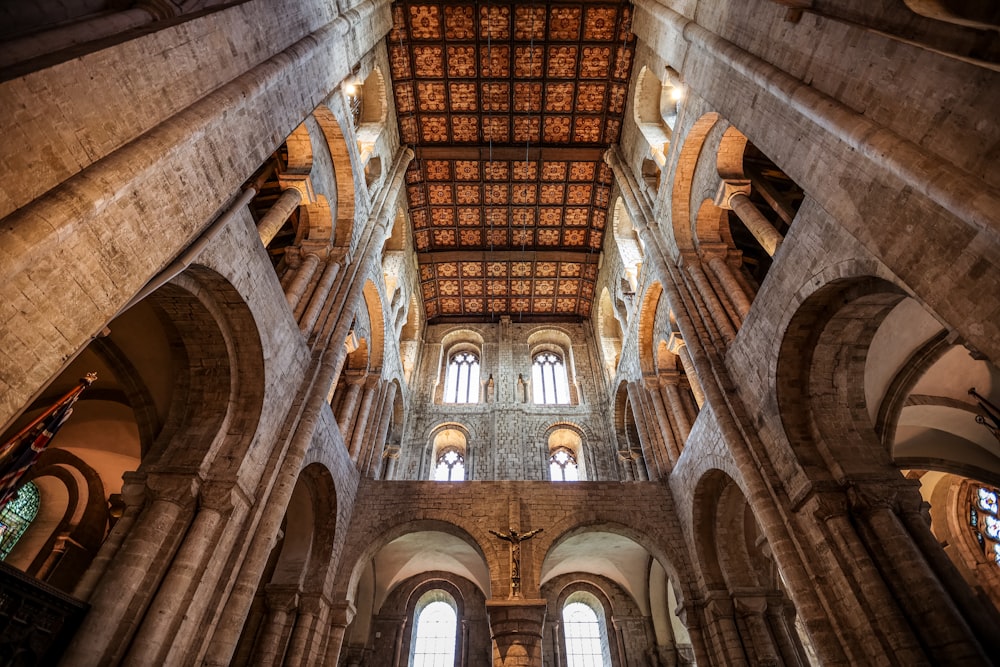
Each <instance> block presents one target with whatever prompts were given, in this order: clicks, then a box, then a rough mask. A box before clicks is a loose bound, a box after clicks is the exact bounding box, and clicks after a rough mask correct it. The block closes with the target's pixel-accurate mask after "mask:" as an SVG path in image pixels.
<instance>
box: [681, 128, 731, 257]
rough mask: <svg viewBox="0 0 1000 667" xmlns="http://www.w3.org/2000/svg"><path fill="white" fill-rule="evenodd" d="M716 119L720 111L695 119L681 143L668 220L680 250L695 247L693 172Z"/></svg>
mask: <svg viewBox="0 0 1000 667" xmlns="http://www.w3.org/2000/svg"><path fill="white" fill-rule="evenodd" d="M717 122H719V114H717V113H715V112H711V113H707V114H705V115H703V116H702V117H701V118H699V119H698V120H696V121H695V122H694V125H692V126H691V129H690V130H689V131H688V133H687V134H686V135H685V137H684V145H683V146H681V149H680V155H679V156H678V158H677V168H676V169H675V173H674V189H673V192H672V193H671V220H672V221H673V232H674V240H675V241H676V243H677V247H678V249H679V250H680V251H682V252H683V251H685V250H693V249H694V235H693V233H692V227H693V224H694V219H693V216H692V214H691V204H692V197H693V189H694V174H695V170H696V168H697V166H698V160H699V158H700V156H701V152H702V150H703V149H704V147H705V140H706V139H707V138H708V133H709V131H711V129H712V128H713V127H715V124H716V123H717Z"/></svg>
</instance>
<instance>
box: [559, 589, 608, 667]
mask: <svg viewBox="0 0 1000 667" xmlns="http://www.w3.org/2000/svg"><path fill="white" fill-rule="evenodd" d="M604 616H605V613H604V607H603V606H601V602H600V600H598V599H597V596H595V595H594V594H593V593H588V592H586V591H577V592H575V593H573V594H572V595H570V596H569V598H568V599H567V600H566V603H565V604H564V605H563V608H562V623H563V625H562V627H563V636H564V638H565V641H566V665H567V667H599V666H601V667H611V651H610V646H609V644H608V628H607V625H606V623H605V622H604Z"/></svg>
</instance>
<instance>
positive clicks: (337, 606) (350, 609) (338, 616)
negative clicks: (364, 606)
mask: <svg viewBox="0 0 1000 667" xmlns="http://www.w3.org/2000/svg"><path fill="white" fill-rule="evenodd" d="M356 613H358V609H357V607H355V606H354V605H353V604H351V603H350V602H348V601H346V600H345V601H344V602H337V603H333V604H331V605H330V623H331V624H332V625H336V626H339V627H342V628H346V627H347V626H348V625H350V624H351V621H353V620H354V615H355V614H356Z"/></svg>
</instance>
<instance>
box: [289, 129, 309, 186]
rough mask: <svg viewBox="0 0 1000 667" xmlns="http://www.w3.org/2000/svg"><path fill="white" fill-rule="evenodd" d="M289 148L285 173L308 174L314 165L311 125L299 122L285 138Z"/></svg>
mask: <svg viewBox="0 0 1000 667" xmlns="http://www.w3.org/2000/svg"><path fill="white" fill-rule="evenodd" d="M285 146H286V148H287V150H288V155H287V159H286V160H285V169H284V172H283V173H284V174H295V175H300V176H307V175H308V174H309V173H310V172H311V171H312V167H313V148H312V139H311V138H310V137H309V127H308V126H307V125H306V124H305V123H301V124H299V126H298V127H296V128H295V129H294V130H292V133H291V134H289V135H288V137H287V138H286V139H285Z"/></svg>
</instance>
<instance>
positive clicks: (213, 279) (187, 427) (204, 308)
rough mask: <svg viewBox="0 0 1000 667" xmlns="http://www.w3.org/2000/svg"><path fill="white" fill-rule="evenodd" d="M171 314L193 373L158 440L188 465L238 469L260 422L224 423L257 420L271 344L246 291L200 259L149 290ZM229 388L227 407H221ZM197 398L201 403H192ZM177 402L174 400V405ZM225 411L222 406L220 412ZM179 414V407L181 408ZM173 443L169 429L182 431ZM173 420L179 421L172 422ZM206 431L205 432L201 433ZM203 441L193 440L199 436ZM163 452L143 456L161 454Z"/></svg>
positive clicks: (178, 463)
mask: <svg viewBox="0 0 1000 667" xmlns="http://www.w3.org/2000/svg"><path fill="white" fill-rule="evenodd" d="M148 299H149V300H150V302H151V303H153V304H154V305H156V306H157V307H158V308H159V309H160V310H161V311H162V312H163V313H164V314H165V316H166V317H167V318H168V319H169V322H170V323H171V324H172V325H173V327H174V329H175V330H176V331H177V333H178V335H179V336H180V338H181V341H182V343H183V344H184V346H185V353H186V355H187V362H188V365H189V366H188V367H189V370H188V374H189V378H190V379H189V380H187V381H186V382H185V387H184V392H178V394H179V395H177V396H176V398H175V401H179V404H177V405H176V410H177V412H179V413H181V414H183V415H184V416H183V417H182V418H180V419H178V420H177V421H175V422H171V420H170V419H169V418H168V425H167V426H165V427H164V431H163V432H162V433H161V436H160V438H159V440H158V442H160V441H163V444H164V445H165V447H164V451H169V460H170V465H171V467H172V468H173V469H176V470H181V469H183V468H184V467H185V466H186V465H190V466H191V467H192V469H196V468H202V469H207V468H208V467H209V466H211V467H212V470H213V474H217V475H219V476H222V477H225V476H227V475H230V474H232V475H235V474H236V471H237V470H238V468H239V467H240V465H241V464H242V461H243V460H244V458H245V455H246V451H247V449H248V448H249V446H250V443H251V442H252V441H253V434H254V431H255V429H253V428H250V429H248V430H246V431H244V430H243V429H236V430H235V431H231V430H230V429H225V428H221V425H222V424H223V423H226V422H228V423H230V424H248V425H249V424H257V423H258V422H259V421H260V416H261V414H262V411H263V407H264V384H263V383H261V382H260V381H259V380H258V378H261V377H265V369H264V350H263V345H262V343H261V338H260V330H259V328H258V326H257V322H256V319H255V317H254V315H253V313H252V312H251V311H250V308H249V306H248V304H247V303H246V302H245V301H244V299H243V297H242V295H241V294H240V293H239V291H238V290H237V289H236V288H235V287H234V286H233V285H232V284H231V283H230V282H229V281H228V280H227V279H226V278H225V277H223V276H222V275H220V274H219V273H217V272H215V271H214V270H212V269H210V268H208V267H204V266H199V265H193V266H191V267H189V268H188V269H187V270H186V271H185V272H184V273H182V274H181V275H179V276H177V277H175V278H174V279H173V280H172V281H171V283H169V284H167V285H164V286H163V287H161V288H160V289H159V290H157V291H156V292H154V293H153V294H152V295H150V296H149V297H148ZM220 396H227V397H228V401H226V403H225V405H227V406H228V409H227V410H226V411H219V410H217V407H216V406H218V404H219V400H218V399H219V397H220ZM192 406H197V407H196V408H195V409H194V410H192ZM172 409H174V408H172ZM220 412H221V414H219V413H220ZM178 416H180V415H178ZM182 426H183V437H182V438H179V439H178V441H177V442H174V443H167V442H165V441H164V436H165V435H166V434H169V435H170V436H174V434H178V435H180V432H179V430H180V428H181V427H182ZM171 427H172V428H171ZM199 438H200V439H201V440H199ZM196 442H197V443H199V444H201V445H202V446H192V443H196ZM158 460H159V457H158V456H157V452H155V451H154V452H153V453H152V455H151V456H150V457H149V460H147V459H146V458H144V459H143V464H144V465H147V464H152V463H153V462H154V461H158Z"/></svg>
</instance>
